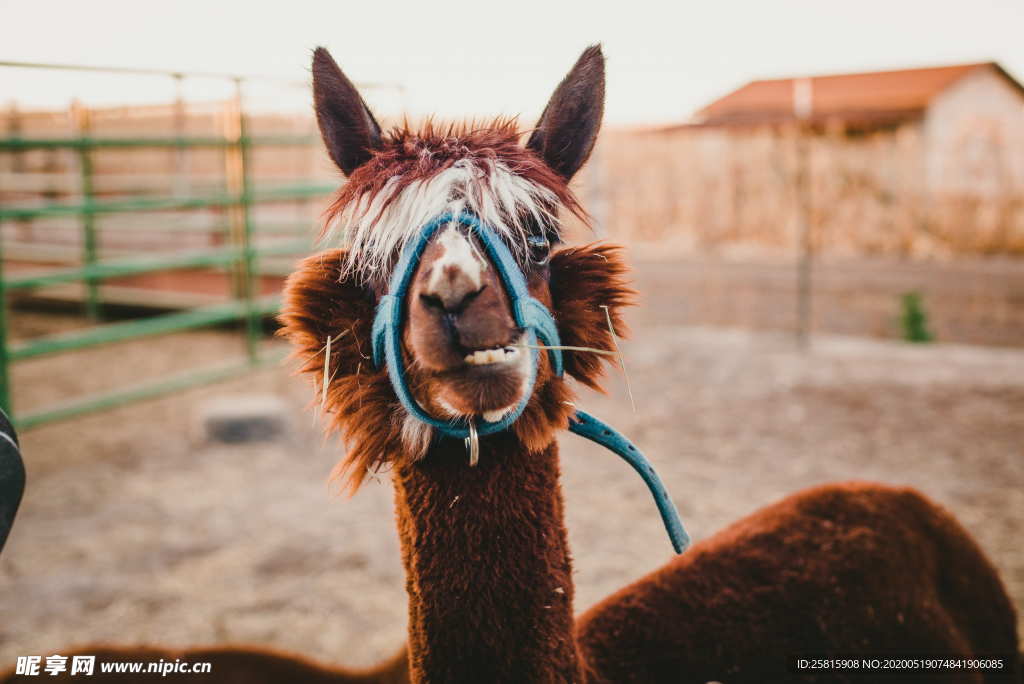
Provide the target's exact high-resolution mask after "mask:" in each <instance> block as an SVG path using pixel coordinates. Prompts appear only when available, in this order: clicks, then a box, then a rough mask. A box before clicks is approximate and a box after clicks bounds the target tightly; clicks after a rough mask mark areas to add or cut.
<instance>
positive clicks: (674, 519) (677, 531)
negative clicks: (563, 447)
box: [569, 411, 690, 553]
mask: <svg viewBox="0 0 1024 684" xmlns="http://www.w3.org/2000/svg"><path fill="white" fill-rule="evenodd" d="M569 431H570V432H575V433H576V434H577V435H579V436H580V437H585V438H587V439H589V440H590V441H591V442H595V443H597V444H600V445H601V446H603V447H604V448H605V449H608V450H609V451H611V452H613V453H615V454H618V456H619V457H620V458H622V460H623V461H625V462H626V463H628V464H629V465H631V466H633V470H635V471H636V472H637V474H638V475H640V477H642V478H643V481H644V484H646V485H647V489H649V490H651V496H653V497H654V503H655V504H657V506H658V513H660V514H661V522H662V523H664V524H665V531H666V532H668V538H669V540H670V541H671V542H672V548H673V549H675V550H676V553H682V552H683V551H685V550H686V548H687V547H688V546H689V545H690V535H689V534H687V533H686V528H685V527H683V521H682V520H680V519H679V512H678V511H677V510H676V505H675V504H674V503H672V498H671V497H670V496H669V495H668V490H667V489H665V485H664V484H662V482H661V478H660V477H658V473H657V472H655V470H654V466H652V465H651V463H650V461H648V460H647V458H646V457H645V456H644V455H643V453H642V452H641V451H640V450H639V449H637V448H636V446H635V445H634V444H633V443H632V442H630V441H629V440H628V439H627V438H626V436H625V435H623V434H622V433H621V432H619V431H618V430H616V429H615V428H613V427H612V426H611V425H608V424H607V423H603V422H601V421H600V420H598V419H597V418H595V417H594V416H592V415H590V414H589V413H586V412H585V411H576V415H575V416H574V417H573V419H572V420H570V421H569Z"/></svg>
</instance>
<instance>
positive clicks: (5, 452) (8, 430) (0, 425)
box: [0, 409, 25, 550]
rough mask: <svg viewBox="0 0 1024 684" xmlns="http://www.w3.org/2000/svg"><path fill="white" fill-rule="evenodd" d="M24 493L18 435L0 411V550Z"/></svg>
mask: <svg viewBox="0 0 1024 684" xmlns="http://www.w3.org/2000/svg"><path fill="white" fill-rule="evenodd" d="M24 491H25V464H24V463H22V460H21V449H20V448H19V446H18V435H16V434H15V433H14V426H13V425H11V421H10V420H9V419H8V418H7V414H6V413H4V412H3V410H2V409H0V550H3V548H4V542H6V541H7V535H8V534H10V533H11V527H12V526H13V525H14V514H15V513H17V512H18V504H20V503H21V495H22V493H23V492H24Z"/></svg>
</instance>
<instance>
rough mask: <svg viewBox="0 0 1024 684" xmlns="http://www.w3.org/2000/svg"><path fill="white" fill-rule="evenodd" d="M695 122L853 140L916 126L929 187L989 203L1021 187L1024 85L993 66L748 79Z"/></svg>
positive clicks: (1023, 179)
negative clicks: (983, 197) (801, 128)
mask: <svg viewBox="0 0 1024 684" xmlns="http://www.w3.org/2000/svg"><path fill="white" fill-rule="evenodd" d="M692 123H693V124H695V125H698V126H708V127H723V126H724V127H739V126H742V127H752V126H754V127H757V126H765V125H772V126H785V125H793V124H798V123H799V124H804V125H806V126H809V127H811V128H813V129H819V130H830V131H841V132H844V133H847V134H857V133H865V132H878V131H896V130H898V129H901V128H910V129H912V130H913V131H914V132H916V133H917V134H918V135H919V137H920V140H921V145H920V146H919V149H920V151H921V158H920V160H919V162H920V164H921V168H922V171H923V175H922V176H921V180H922V181H923V183H924V185H925V187H926V188H927V189H929V190H931V191H934V192H940V193H944V192H955V193H958V192H969V193H981V194H987V195H996V194H1001V193H1005V192H1007V191H1009V190H1011V189H1020V188H1024V86H1022V85H1021V84H1020V83H1019V82H1018V81H1017V80H1015V79H1014V78H1013V76H1011V75H1010V74H1009V73H1007V72H1006V70H1004V69H1003V68H1002V67H1001V66H999V64H997V63H995V62H982V63H974V64H958V65H954V66H941V67H930V68H923V69H900V70H895V71H876V72H867V73H852V74H840V75H832V76H813V77H805V78H782V79H772V80H758V81H751V82H750V83H747V84H746V85H744V86H743V87H741V88H739V89H737V90H734V91H732V92H730V93H729V94H727V95H725V96H724V97H721V98H719V99H717V100H715V101H714V102H712V103H710V104H709V105H707V106H706V107H704V108H703V109H701V110H700V111H698V112H697V113H696V115H695V117H694V119H693V122H692Z"/></svg>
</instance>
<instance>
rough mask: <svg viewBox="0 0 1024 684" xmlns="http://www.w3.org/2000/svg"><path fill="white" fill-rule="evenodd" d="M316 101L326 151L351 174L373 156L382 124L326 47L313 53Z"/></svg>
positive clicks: (345, 172) (346, 173) (318, 121)
mask: <svg viewBox="0 0 1024 684" xmlns="http://www.w3.org/2000/svg"><path fill="white" fill-rule="evenodd" d="M313 104H314V107H315V108H316V120H317V123H318V124H319V125H320V135H322V136H323V139H324V144H325V145H326V146H327V153H328V154H330V155H331V159H333V160H334V163H335V164H337V165H338V168H340V169H341V171H342V173H344V174H345V175H346V176H348V175H351V174H352V172H353V171H355V170H356V169H357V168H358V167H359V166H361V165H362V164H364V163H366V162H367V161H368V160H369V159H370V151H371V150H372V149H373V148H374V147H375V146H376V145H377V143H379V142H380V126H379V125H378V124H377V120H376V119H374V118H373V114H371V113H370V109H369V108H368V107H367V106H366V103H365V102H363V98H362V97H361V96H360V95H359V91H357V90H356V87H355V86H354V85H352V81H350V80H348V77H346V76H345V74H343V73H342V71H341V69H339V68H338V65H337V63H335V61H334V58H333V57H331V53H329V52H328V51H327V50H326V49H325V48H322V47H318V48H317V49H316V50H315V51H314V52H313Z"/></svg>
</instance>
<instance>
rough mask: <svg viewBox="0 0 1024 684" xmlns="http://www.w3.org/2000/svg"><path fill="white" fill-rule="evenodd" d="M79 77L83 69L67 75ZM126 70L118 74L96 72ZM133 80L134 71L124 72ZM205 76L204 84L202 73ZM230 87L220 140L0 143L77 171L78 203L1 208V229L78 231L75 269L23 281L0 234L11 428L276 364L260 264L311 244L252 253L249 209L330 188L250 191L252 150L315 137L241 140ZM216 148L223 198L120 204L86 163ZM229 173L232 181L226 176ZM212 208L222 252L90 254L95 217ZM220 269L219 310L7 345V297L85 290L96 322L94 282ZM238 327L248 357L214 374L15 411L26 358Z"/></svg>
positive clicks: (1, 320)
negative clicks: (220, 225)
mask: <svg viewBox="0 0 1024 684" xmlns="http://www.w3.org/2000/svg"><path fill="white" fill-rule="evenodd" d="M3 66H21V67H32V68H64V67H55V66H54V65H36V64H17V63H10V62H7V63H0V67H3ZM71 68H75V69H80V67H71ZM102 71H114V72H117V71H123V70H102ZM128 71H129V72H131V73H134V71H132V70H128ZM144 73H152V74H156V75H163V76H170V77H173V78H174V79H176V80H178V81H179V82H180V80H181V79H182V78H184V77H187V76H189V74H182V73H172V72H150V71H145V72H144ZM204 76H208V75H205V74H204ZM224 78H230V79H231V80H233V81H234V86H235V107H234V109H233V111H234V112H236V122H235V126H234V130H233V131H232V133H233V134H231V135H225V136H223V137H188V136H180V137H159V138H157V137H152V138H145V137H141V138H138V137H132V138H127V137H126V138H111V137H90V136H88V135H83V136H77V137H69V138H58V139H54V138H46V139H43V138H35V139H34V138H25V137H20V136H17V137H9V138H4V139H0V154H2V153H10V152H21V151H25V150H37V149H60V150H73V151H74V152H75V153H76V155H77V157H78V167H79V170H80V192H79V193H78V194H80V196H81V201H75V202H35V203H32V204H28V205H26V204H25V203H23V202H21V203H16V204H11V203H8V205H7V206H3V205H0V223H2V222H4V221H20V222H25V221H30V220H34V219H41V218H50V217H77V218H78V219H79V222H80V230H81V246H82V248H81V255H80V259H79V262H80V263H79V264H76V265H74V266H72V267H70V268H66V267H62V268H56V269H52V270H47V271H46V272H42V273H38V272H34V273H31V274H28V275H17V274H12V275H9V276H8V275H5V273H4V269H3V267H4V258H5V255H4V250H3V242H2V231H0V406H2V407H3V408H4V410H5V411H7V413H8V414H9V415H12V416H13V417H14V422H15V424H16V425H17V426H18V427H19V428H22V429H26V428H31V427H34V426H37V425H41V424H44V423H48V422H51V421H56V420H62V419H65V418H69V417H72V416H76V415H80V414H83V413H87V412H91V411H97V410H101V409H105V408H110V407H113V406H118V405H121V404H125V403H128V402H132V401H136V400H139V399H143V398H148V397H154V396H158V395H160V394H164V393H168V392H173V391H177V390H181V389H183V388H186V387H190V386H194V385H198V384H203V383H209V382H214V381H217V380H221V379H225V378H228V377H232V376H235V375H238V374H240V373H244V372H247V371H250V370H252V369H254V368H258V367H261V366H264V365H266V364H268V363H272V362H276V361H277V360H278V358H279V357H278V356H277V355H274V354H268V353H267V352H265V351H263V350H261V345H260V337H261V335H262V325H261V319H262V318H263V317H264V316H267V315H269V314H273V313H275V312H276V311H277V308H278V298H277V297H276V296H270V297H261V296H259V292H258V289H257V287H256V284H257V278H258V277H259V275H260V272H259V262H260V259H261V258H262V257H266V256H271V255H286V254H297V253H301V252H303V251H306V250H308V249H309V246H310V244H309V240H308V239H289V240H286V241H284V242H278V243H274V244H272V245H264V246H260V247H257V246H256V245H255V244H254V240H253V238H254V234H256V233H258V232H260V226H258V225H256V223H255V221H254V219H253V215H252V209H253V207H254V206H255V205H258V204H260V203H264V202H284V201H293V200H306V199H309V198H313V197H318V196H322V195H324V194H326V193H328V192H330V191H331V190H333V189H334V187H333V186H332V185H327V184H323V183H315V182H309V181H303V182H300V183H293V184H288V185H284V186H275V187H262V188H257V187H254V186H253V181H252V173H251V166H252V151H253V150H254V149H256V148H259V147H268V146H275V145H290V146H297V145H302V146H306V145H315V144H318V142H317V141H316V140H315V139H314V138H313V137H312V136H308V135H307V136H301V135H300V136H293V135H289V136H280V135H277V136H265V137H260V136H251V135H250V134H249V132H248V117H247V115H246V113H245V110H244V107H243V88H244V85H245V82H246V79H245V78H242V77H236V76H224ZM159 147H163V148H178V149H183V150H184V149H189V148H200V147H206V148H223V149H224V151H225V155H226V157H225V159H226V162H227V165H226V174H227V173H228V172H230V171H231V170H232V168H233V169H234V171H235V173H234V174H233V175H234V176H235V180H234V181H233V182H232V181H231V179H230V178H228V184H229V186H231V187H229V188H228V190H227V191H226V192H216V193H211V194H201V195H199V196H188V197H176V196H152V197H131V198H127V199H112V200H104V199H100V198H97V197H95V192H94V187H93V186H94V170H93V165H92V163H91V156H92V153H93V152H94V151H95V150H99V149H104V148H159ZM228 175H231V174H228ZM210 207H221V208H226V209H227V210H228V212H229V213H230V214H231V218H232V220H231V221H229V225H228V230H227V231H226V233H227V234H226V235H225V236H224V237H225V238H226V244H225V245H224V246H222V247H217V248H211V249H201V250H191V251H186V252H177V253H172V254H165V255H161V256H150V257H138V256H133V257H127V258H116V259H101V258H100V255H99V250H98V248H97V245H98V240H97V233H98V232H99V229H98V228H97V220H96V219H97V217H98V216H100V215H111V214H130V213H132V212H140V211H146V212H150V211H162V210H185V209H202V208H210ZM199 267H202V268H220V269H224V271H225V272H226V274H227V275H229V276H230V278H229V280H230V282H231V283H232V294H233V297H232V298H231V299H229V300H228V301H226V302H224V303H218V304H213V305H208V306H201V307H195V308H188V309H184V310H176V311H173V312H171V313H164V314H159V315H154V316H148V317H145V318H138V319H132V320H126V321H120V322H99V323H98V324H96V325H93V326H91V327H88V328H86V329H83V330H80V331H74V332H70V333H63V334H58V335H52V336H47V337H43V338H37V339H33V340H31V341H29V342H26V343H23V344H14V345H12V344H10V343H9V341H8V326H7V321H8V314H9V312H8V294H9V293H13V292H26V291H33V290H38V289H39V288H45V287H49V286H53V285H59V284H67V283H82V284H84V286H85V294H84V304H85V312H86V314H87V315H88V316H89V317H90V318H92V319H93V320H94V321H99V320H100V317H101V312H102V306H103V299H102V292H103V291H102V289H101V287H100V284H101V283H102V282H103V281H104V280H106V279H109V278H116V277H123V276H128V275H137V274H143V273H150V272H155V271H168V270H174V269H188V268H199ZM229 322H242V323H243V324H244V325H243V326H242V329H243V334H244V336H245V342H246V352H247V353H246V354H245V356H243V357H242V358H240V359H238V360H236V361H231V362H228V363H224V364H220V365H217V366H214V367H211V368H202V369H198V370H190V371H188V372H186V373H183V374H180V375H175V376H173V377H165V378H161V379H159V380H157V381H155V382H150V383H148V384H145V385H140V386H134V387H129V388H122V389H119V390H116V391H113V392H110V393H107V394H103V395H91V396H87V397H84V398H81V399H77V400H74V401H72V402H69V403H65V404H62V405H58V406H50V407H46V408H45V409H43V410H38V411H34V412H30V413H23V412H20V411H19V410H18V407H17V406H14V405H12V392H11V382H10V380H11V378H10V365H11V364H13V363H17V362H19V361H22V360H25V359H31V358H36V357H40V356H44V355H49V354H58V353H61V352H68V351H72V350H80V349H86V348H88V347H93V346H96V345H103V344H108V343H114V342H122V341H126V340H133V339H139V338H142V337H146V336H151V335H159V334H164V333H170V332H175V331H183V330H190V329H194V328H198V327H201V326H210V325H216V324H224V323H229Z"/></svg>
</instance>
